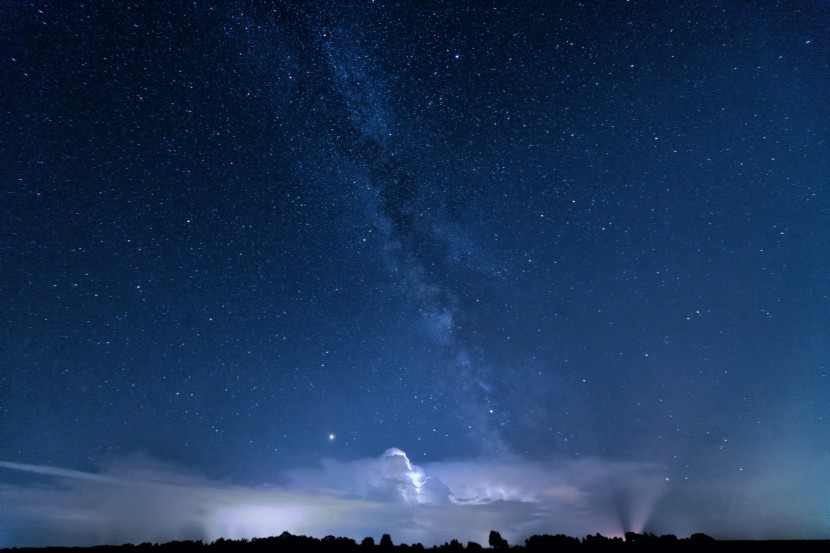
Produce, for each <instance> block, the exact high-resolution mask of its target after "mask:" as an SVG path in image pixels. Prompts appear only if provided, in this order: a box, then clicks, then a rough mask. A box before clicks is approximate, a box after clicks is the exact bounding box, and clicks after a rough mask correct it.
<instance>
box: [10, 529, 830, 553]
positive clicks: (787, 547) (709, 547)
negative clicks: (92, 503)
mask: <svg viewBox="0 0 830 553" xmlns="http://www.w3.org/2000/svg"><path fill="white" fill-rule="evenodd" d="M488 542H489V545H490V549H493V550H499V551H510V552H515V553H520V552H522V551H528V552H542V551H545V552H548V553H560V552H561V553H567V552H569V551H573V552H576V551H617V552H623V551H625V552H636V551H707V552H709V551H724V552H725V551H730V552H732V551H758V550H763V551H771V550H774V551H787V552H790V551H821V552H827V551H830V540H772V541H734V540H729V541H724V540H715V539H714V538H712V537H710V536H707V535H706V534H702V533H697V534H692V535H691V536H689V537H687V538H678V537H677V536H674V535H671V534H667V535H662V536H658V535H655V534H649V533H643V534H638V533H635V532H627V533H626V534H625V537H624V538H620V537H606V536H603V535H601V534H594V535H589V536H585V537H584V538H582V539H579V538H575V537H571V536H566V535H563V534H556V535H547V534H544V535H533V536H530V537H529V538H527V539H526V540H525V541H524V544H523V545H510V544H509V543H508V542H507V540H505V539H504V538H502V536H501V534H500V533H499V532H497V531H495V530H493V531H491V532H490V536H489V540H488ZM483 549H485V548H484V547H483V546H482V545H481V544H479V543H476V542H472V541H471V542H467V545H466V547H465V546H464V545H463V544H462V543H461V542H460V541H458V540H455V539H453V540H450V541H449V542H446V543H444V544H442V545H434V546H431V547H424V546H423V545H421V544H420V543H415V544H412V545H409V544H403V543H402V544H395V543H394V542H393V541H392V537H391V535H390V534H384V535H383V536H382V537H381V539H380V543H379V544H377V545H376V544H375V540H374V538H372V537H366V538H364V539H363V540H362V541H361V542H360V543H358V542H357V541H355V540H353V539H351V538H344V537H336V536H326V537H324V538H322V539H318V538H313V537H309V536H302V535H299V536H295V535H293V534H290V533H288V532H283V533H282V534H280V535H279V536H275V537H269V538H254V539H250V540H248V539H241V540H226V539H218V540H216V541H214V542H211V543H205V542H202V541H172V542H167V543H161V544H153V543H142V544H139V545H133V544H125V545H99V546H93V547H45V548H31V547H20V548H7V549H0V551H4V552H12V551H14V552H15V553H35V552H47V551H48V552H51V553H67V552H69V553H87V552H88V553H174V552H175V553H189V552H194V553H230V552H234V553H236V552H242V553H281V552H285V553H293V552H297V551H302V552H304V551H311V552H320V553H324V552H325V553H341V552H342V553H370V552H371V553H387V552H402V553H423V552H425V551H430V552H435V553H439V552H455V553H458V552H461V551H472V552H480V551H482V550H483Z"/></svg>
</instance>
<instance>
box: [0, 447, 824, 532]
mask: <svg viewBox="0 0 830 553" xmlns="http://www.w3.org/2000/svg"><path fill="white" fill-rule="evenodd" d="M773 469H774V470H773ZM792 470H795V468H794V467H791V470H790V471H788V470H787V469H786V466H785V465H784V464H783V463H780V462H779V460H777V459H776V458H774V457H771V458H770V461H769V466H763V467H760V468H758V469H757V471H742V472H740V476H741V479H740V480H736V479H735V478H734V477H730V476H729V475H727V474H723V473H715V474H712V475H710V476H709V477H708V479H704V480H699V481H697V482H694V483H690V482H683V483H675V482H667V481H666V478H665V476H664V475H663V470H662V469H661V468H660V467H658V466H656V465H654V464H650V463H641V462H620V461H609V460H603V459H598V458H591V459H576V460H573V459H571V460H549V461H535V462H534V461H529V460H526V459H521V458H517V457H509V456H502V457H500V458H499V459H497V460H480V459H468V460H459V461H455V462H436V463H429V464H425V465H423V466H418V465H415V464H413V463H412V462H411V461H410V459H409V458H408V457H407V455H406V453H404V452H403V451H401V450H399V449H396V448H391V449H389V450H387V451H386V452H384V453H383V454H381V455H380V456H378V457H375V458H368V459H357V460H353V461H348V462H341V461H332V460H328V461H324V462H322V463H320V464H319V465H317V466H314V467H306V468H302V469H297V470H292V471H287V472H283V473H280V474H277V475H275V480H276V481H278V482H280V485H279V486H258V487H251V486H235V485H230V484H227V483H221V482H216V481H211V480H208V479H206V478H204V477H202V476H200V475H198V474H194V473H192V472H189V471H185V470H182V469H180V468H177V467H174V466H171V465H168V464H165V463H162V462H159V461H157V460H154V459H151V458H148V457H146V456H141V455H133V456H129V457H124V458H120V459H115V460H113V461H111V462H110V463H108V464H107V465H106V466H104V467H102V469H101V470H100V471H98V472H95V473H90V472H82V471H76V470H71V469H65V468H58V467H49V466H41V465H28V464H21V463H10V462H0V507H2V509H3V511H2V516H0V547H15V546H17V547H20V546H48V545H93V544H104V543H111V544H120V543H127V542H132V543H141V542H145V541H149V542H165V541H170V540H185V539H192V540H198V539H201V540H204V541H213V540H216V539H218V538H220V537H224V538H232V539H239V538H253V537H265V536H272V535H279V534H281V533H282V532H284V531H288V532H291V533H292V534H304V535H311V536H316V537H323V536H325V535H329V534H333V535H338V536H348V537H351V538H354V539H357V540H360V539H362V538H363V537H365V536H373V537H375V538H376V539H378V538H379V537H380V536H381V535H382V534H384V533H390V534H391V535H392V537H393V539H394V540H395V541H396V542H405V543H416V542H420V543H423V544H424V545H432V544H437V543H443V542H446V541H449V540H450V539H453V538H457V539H459V540H461V541H462V542H463V541H467V540H472V541H477V542H479V543H486V540H487V536H488V534H489V531H490V530H498V531H499V532H501V534H502V535H503V536H504V537H505V538H506V539H507V540H508V541H510V542H511V543H521V542H522V541H523V540H524V539H525V538H527V537H529V536H531V535H533V534H544V533H547V534H556V533H563V534H568V535H572V536H585V535H588V534H594V533H596V532H599V533H602V534H604V535H606V536H612V535H621V534H622V533H624V532H625V531H627V530H633V531H636V532H643V531H648V532H653V533H658V534H662V533H674V534H677V535H679V536H685V535H689V534H691V533H693V532H706V533H709V534H711V535H714V536H716V537H721V538H755V539H765V538H780V537H800V538H804V537H826V536H827V535H828V528H830V527H828V525H827V519H826V511H825V510H823V509H822V505H823V503H822V502H826V499H827V497H828V495H827V492H828V489H830V488H828V487H827V485H826V482H827V479H826V475H825V476H824V477H823V479H822V478H813V477H810V476H809V474H808V473H809V472H810V471H807V470H802V471H800V472H801V473H803V474H804V476H803V478H804V479H805V481H809V482H805V483H802V482H797V481H796V480H794V477H793V474H792V472H791V471H792ZM775 471H778V472H777V473H776V472H775ZM813 472H815V471H813ZM807 483H810V484H811V485H810V486H809V489H811V490H813V492H811V494H805V493H803V492H804V490H805V489H808V487H807V486H806V484H807ZM802 484H803V485H802Z"/></svg>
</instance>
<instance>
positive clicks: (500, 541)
mask: <svg viewBox="0 0 830 553" xmlns="http://www.w3.org/2000/svg"><path fill="white" fill-rule="evenodd" d="M487 543H489V544H490V547H492V548H494V549H507V540H506V539H504V538H503V537H501V534H499V533H498V532H496V531H495V530H490V537H489V538H488V539H487Z"/></svg>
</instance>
